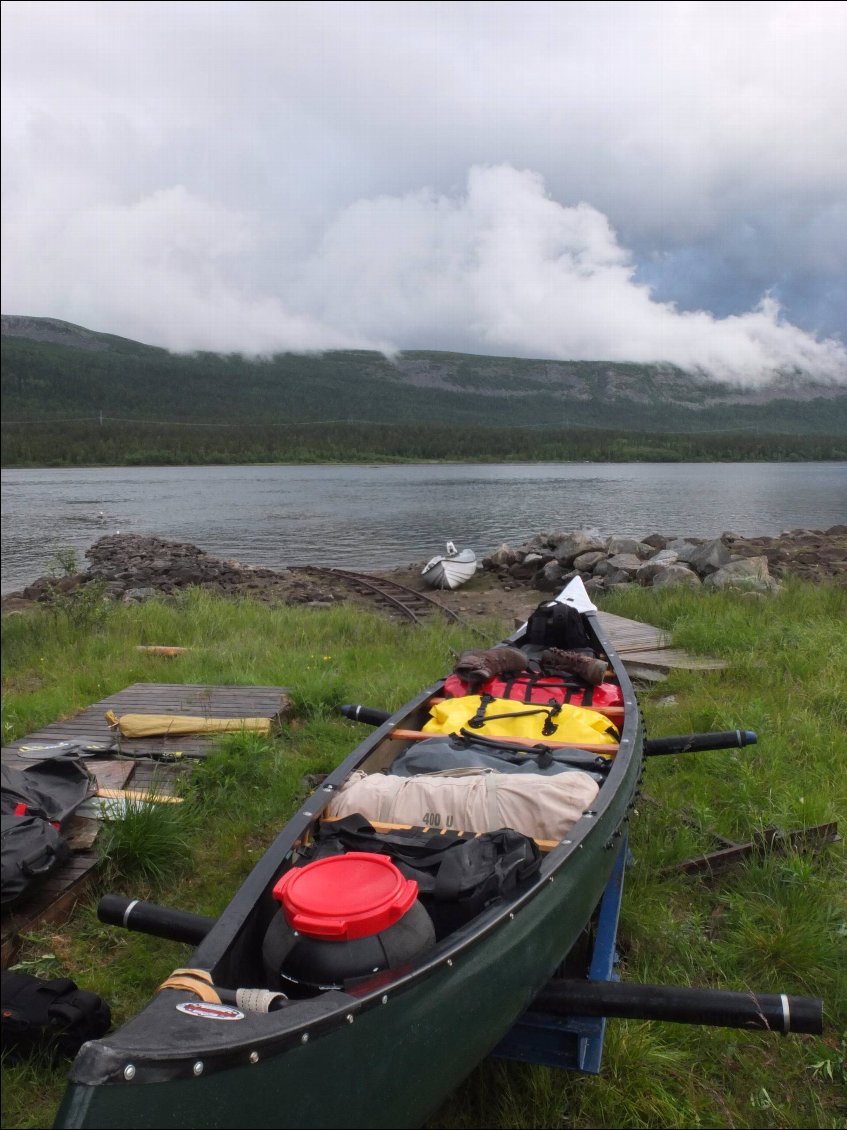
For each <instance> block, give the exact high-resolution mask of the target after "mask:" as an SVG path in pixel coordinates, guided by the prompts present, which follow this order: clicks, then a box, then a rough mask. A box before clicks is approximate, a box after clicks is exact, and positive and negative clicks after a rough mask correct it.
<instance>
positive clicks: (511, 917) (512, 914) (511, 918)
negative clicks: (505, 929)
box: [509, 910, 515, 922]
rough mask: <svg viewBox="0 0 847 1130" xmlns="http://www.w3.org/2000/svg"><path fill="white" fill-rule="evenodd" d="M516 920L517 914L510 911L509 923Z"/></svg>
mask: <svg viewBox="0 0 847 1130" xmlns="http://www.w3.org/2000/svg"><path fill="white" fill-rule="evenodd" d="M514 920H515V912H514V911H513V910H512V911H509V921H510V922H514Z"/></svg>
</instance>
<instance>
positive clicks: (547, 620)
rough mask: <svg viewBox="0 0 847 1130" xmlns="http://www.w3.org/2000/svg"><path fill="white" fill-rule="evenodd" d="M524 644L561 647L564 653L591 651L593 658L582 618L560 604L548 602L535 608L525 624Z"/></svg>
mask: <svg viewBox="0 0 847 1130" xmlns="http://www.w3.org/2000/svg"><path fill="white" fill-rule="evenodd" d="M521 643H523V644H529V645H531V646H533V647H542V648H547V647H558V648H560V649H561V650H562V651H583V650H588V651H591V652H592V654H593V645H592V642H591V639H590V638H589V635H588V633H587V632H586V630H585V626H584V624H583V622H582V616H581V615H580V614H579V612H577V610H576V609H575V608H572V607H571V606H570V605H569V604H562V603H561V602H560V601H558V600H545V601H544V602H543V603H542V604H539V606H538V607H537V608H536V610H535V611H534V612H533V613H532V615H531V616H530V618H529V619H528V620H527V622H526V635H525V636H524V638H523V639H522V640H521Z"/></svg>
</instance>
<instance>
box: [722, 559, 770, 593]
mask: <svg viewBox="0 0 847 1130" xmlns="http://www.w3.org/2000/svg"><path fill="white" fill-rule="evenodd" d="M703 583H704V584H705V585H706V586H707V587H708V588H712V589H740V590H742V591H743V592H762V593H764V592H773V593H776V592H779V587H780V586H779V582H778V581H775V580H774V578H773V577H772V576H771V575H770V570H769V569H768V559H767V557H741V558H736V559H735V560H734V561H730V562H728V563H727V564H726V565H724V566H722V567H721V568H720V569H718V570H716V571H715V572H714V573H711V574H709V576H708V577H706V579H705V581H704V582H703Z"/></svg>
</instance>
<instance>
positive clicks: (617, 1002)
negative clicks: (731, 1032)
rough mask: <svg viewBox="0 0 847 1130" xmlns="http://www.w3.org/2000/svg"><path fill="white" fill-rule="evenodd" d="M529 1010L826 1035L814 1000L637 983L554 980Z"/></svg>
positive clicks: (810, 998) (818, 1004) (819, 1011)
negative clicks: (823, 1033) (822, 1033)
mask: <svg viewBox="0 0 847 1130" xmlns="http://www.w3.org/2000/svg"><path fill="white" fill-rule="evenodd" d="M530 1011H531V1012H536V1011H538V1012H550V1013H555V1014H556V1015H560V1016H562V1015H563V1016H616V1017H628V1018H630V1019H633V1020H668V1021H675V1022H677V1023H679V1024H707V1025H712V1026H715V1027H719V1028H758V1029H765V1030H767V1031H771V1032H781V1033H787V1032H811V1033H813V1034H814V1035H820V1034H821V1032H823V1003H822V1001H820V1000H818V999H817V998H815V997H789V996H787V995H786V994H785V993H753V992H749V993H739V992H731V991H727V990H724V989H688V988H682V987H680V988H677V987H675V986H673V985H632V984H626V983H625V982H622V981H576V980H574V981H568V980H554V981H550V982H549V983H548V985H547V986H546V988H544V989H542V990H541V993H540V994H539V995H538V996H537V997H536V998H535V1000H534V1001H533V1003H532V1005H531V1007H530Z"/></svg>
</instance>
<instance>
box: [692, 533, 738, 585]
mask: <svg viewBox="0 0 847 1130" xmlns="http://www.w3.org/2000/svg"><path fill="white" fill-rule="evenodd" d="M731 559H732V554H731V553H730V552H729V550H728V549H727V547H726V545H725V544H724V543H723V542H722V541H721V539H720V538H715V540H714V541H707V542H706V543H705V544H704V545H701V546H698V547H697V548H696V549H695V550H694V552H693V553H691V554H689V555H688V564H689V565H690V566H691V568H692V569H696V571H697V572H698V573H699V574H700V576H701V577H706V576H708V575H709V574H710V573H716V572H717V570H718V569H721V568H723V566H724V565H728V564H729V562H730V561H731Z"/></svg>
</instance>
